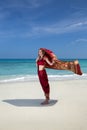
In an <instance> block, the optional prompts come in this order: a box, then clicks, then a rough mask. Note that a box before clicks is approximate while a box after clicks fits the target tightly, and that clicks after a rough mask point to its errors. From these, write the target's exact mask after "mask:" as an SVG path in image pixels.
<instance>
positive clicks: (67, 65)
mask: <svg viewBox="0 0 87 130" xmlns="http://www.w3.org/2000/svg"><path fill="white" fill-rule="evenodd" d="M40 49H41V50H44V51H45V56H46V57H47V58H48V59H49V61H50V62H52V61H54V64H53V65H52V66H51V65H49V64H48V63H46V64H45V67H46V68H49V69H56V70H69V71H72V72H74V73H75V74H78V75H82V71H81V68H80V64H79V62H78V60H73V61H62V60H59V59H58V58H57V56H56V55H55V54H54V53H53V52H52V51H51V50H48V49H46V48H40Z"/></svg>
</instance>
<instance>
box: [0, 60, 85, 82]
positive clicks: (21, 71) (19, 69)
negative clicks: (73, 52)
mask: <svg viewBox="0 0 87 130" xmlns="http://www.w3.org/2000/svg"><path fill="white" fill-rule="evenodd" d="M61 60H68V61H69V60H70V61H71V60H74V59H61ZM79 63H80V66H81V69H82V72H83V75H82V76H79V75H76V74H74V73H73V72H70V71H66V70H52V69H46V70H47V73H48V77H49V80H70V79H87V59H79ZM35 80H38V76H37V68H36V63H35V59H0V83H7V82H19V81H21V82H24V81H35Z"/></svg>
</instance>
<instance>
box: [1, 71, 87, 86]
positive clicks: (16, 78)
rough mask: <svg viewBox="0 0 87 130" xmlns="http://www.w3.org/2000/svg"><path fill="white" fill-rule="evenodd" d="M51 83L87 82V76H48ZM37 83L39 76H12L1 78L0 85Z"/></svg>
mask: <svg viewBox="0 0 87 130" xmlns="http://www.w3.org/2000/svg"><path fill="white" fill-rule="evenodd" d="M48 79H49V81H65V80H66V81H68V80H87V74H86V73H85V74H83V75H81V76H80V75H76V74H67V75H48ZM34 81H35V82H36V81H39V80H38V76H37V75H13V76H12V75H11V76H3V77H0V84H2V83H10V82H11V83H15V82H34Z"/></svg>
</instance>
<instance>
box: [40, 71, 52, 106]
mask: <svg viewBox="0 0 87 130" xmlns="http://www.w3.org/2000/svg"><path fill="white" fill-rule="evenodd" d="M38 76H39V81H40V84H41V86H42V89H43V91H44V95H45V98H46V100H45V101H44V102H43V103H42V104H48V101H49V99H50V97H49V93H50V86H49V83H48V77H47V73H46V71H45V70H41V71H38Z"/></svg>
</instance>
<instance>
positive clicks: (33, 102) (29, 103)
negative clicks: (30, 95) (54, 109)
mask: <svg viewBox="0 0 87 130" xmlns="http://www.w3.org/2000/svg"><path fill="white" fill-rule="evenodd" d="M43 100H44V99H8V100H3V102H5V103H9V104H11V105H14V106H17V107H43V106H53V105H55V104H56V103H57V102H58V100H53V99H51V100H50V102H49V104H48V105H41V102H43Z"/></svg>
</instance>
